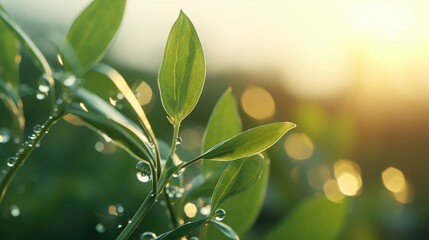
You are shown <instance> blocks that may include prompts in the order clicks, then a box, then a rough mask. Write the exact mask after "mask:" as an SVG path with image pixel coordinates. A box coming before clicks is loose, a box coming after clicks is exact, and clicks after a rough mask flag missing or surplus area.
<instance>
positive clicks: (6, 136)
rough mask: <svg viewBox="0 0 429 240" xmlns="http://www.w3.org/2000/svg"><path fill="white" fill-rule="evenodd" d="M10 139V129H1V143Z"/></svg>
mask: <svg viewBox="0 0 429 240" xmlns="http://www.w3.org/2000/svg"><path fill="white" fill-rule="evenodd" d="M9 140H10V131H9V130H8V129H6V128H1V129H0V143H7V142H9Z"/></svg>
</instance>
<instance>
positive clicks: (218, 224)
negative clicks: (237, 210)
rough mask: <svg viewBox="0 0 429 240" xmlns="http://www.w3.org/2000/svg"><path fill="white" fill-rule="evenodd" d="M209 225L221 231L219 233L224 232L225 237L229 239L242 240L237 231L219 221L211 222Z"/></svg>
mask: <svg viewBox="0 0 429 240" xmlns="http://www.w3.org/2000/svg"><path fill="white" fill-rule="evenodd" d="M209 223H211V224H212V225H213V226H215V227H216V228H217V229H219V231H221V232H222V234H223V235H225V236H226V237H228V238H229V239H233V240H239V239H240V238H239V237H238V235H237V233H235V231H234V230H233V229H232V228H231V227H230V226H228V225H227V224H225V223H223V222H218V221H209Z"/></svg>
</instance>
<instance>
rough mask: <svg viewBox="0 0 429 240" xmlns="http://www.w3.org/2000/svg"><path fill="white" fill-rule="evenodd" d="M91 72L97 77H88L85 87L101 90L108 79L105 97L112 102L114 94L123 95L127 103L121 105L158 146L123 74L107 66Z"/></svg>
mask: <svg viewBox="0 0 429 240" xmlns="http://www.w3.org/2000/svg"><path fill="white" fill-rule="evenodd" d="M91 70H92V71H91V72H89V73H93V74H94V75H95V76H94V79H91V78H89V79H88V77H86V79H87V81H86V82H85V86H89V85H91V86H92V87H91V90H92V91H93V92H95V91H97V89H101V86H100V82H101V81H103V78H106V77H107V79H108V81H103V83H104V84H105V85H104V86H103V87H104V88H105V89H104V93H103V95H104V96H105V97H108V98H109V101H110V100H111V97H112V93H117V94H118V93H119V94H122V96H123V98H124V99H125V101H122V102H121V103H120V104H122V105H123V107H125V108H127V109H128V110H129V113H130V114H129V115H128V116H129V118H131V119H132V120H133V121H135V122H137V123H139V124H140V127H141V128H142V129H143V131H144V133H145V135H146V136H149V137H150V141H152V142H153V143H154V144H156V141H155V139H156V138H155V133H154V132H153V130H152V126H151V125H150V123H149V120H148V118H147V116H146V114H145V112H144V111H143V108H142V107H141V105H140V103H139V101H138V100H137V98H136V96H135V95H134V93H133V91H132V90H131V88H130V87H129V86H128V84H127V82H126V81H125V79H124V78H123V77H122V76H121V74H119V73H118V72H117V71H116V70H115V69H114V68H112V67H110V66H109V65H107V64H97V65H96V66H95V67H94V68H92V69H91ZM97 73H99V74H97ZM98 91H99V90H98ZM106 93H107V95H108V96H106Z"/></svg>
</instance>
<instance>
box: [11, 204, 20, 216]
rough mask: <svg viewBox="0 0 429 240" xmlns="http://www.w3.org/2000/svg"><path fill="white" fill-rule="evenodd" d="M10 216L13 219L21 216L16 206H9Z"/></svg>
mask: <svg viewBox="0 0 429 240" xmlns="http://www.w3.org/2000/svg"><path fill="white" fill-rule="evenodd" d="M10 215H12V216H13V217H18V216H19V215H21V210H20V209H19V208H18V207H17V206H16V205H12V206H10Z"/></svg>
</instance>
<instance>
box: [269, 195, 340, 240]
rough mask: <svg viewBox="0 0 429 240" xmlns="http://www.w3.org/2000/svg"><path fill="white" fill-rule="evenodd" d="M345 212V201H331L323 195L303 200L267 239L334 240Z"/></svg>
mask: <svg viewBox="0 0 429 240" xmlns="http://www.w3.org/2000/svg"><path fill="white" fill-rule="evenodd" d="M345 214H346V204H345V203H333V202H330V201H329V200H327V199H326V198H325V197H317V198H312V199H309V200H307V201H305V202H303V203H302V204H301V205H300V206H299V207H298V208H297V209H295V211H294V212H292V214H291V215H290V216H287V217H286V218H285V219H284V220H283V221H282V222H281V223H280V224H278V225H277V226H276V227H274V230H273V231H272V232H271V233H270V234H269V235H268V237H267V239H268V240H278V239H300V240H307V239H308V240H313V239H320V240H334V239H337V237H338V234H339V233H340V232H341V229H342V225H343V222H344V218H345Z"/></svg>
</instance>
